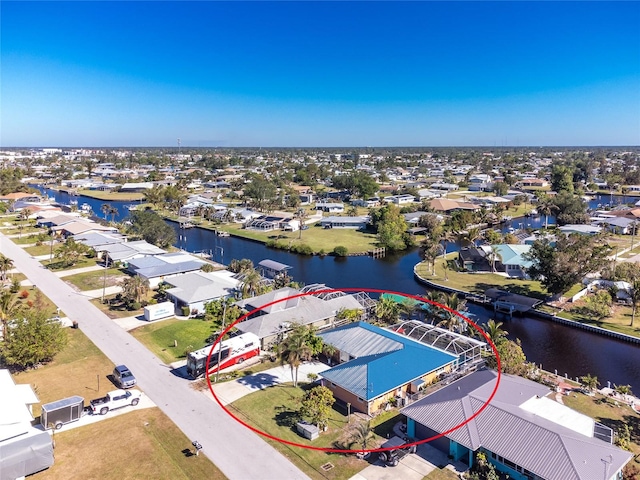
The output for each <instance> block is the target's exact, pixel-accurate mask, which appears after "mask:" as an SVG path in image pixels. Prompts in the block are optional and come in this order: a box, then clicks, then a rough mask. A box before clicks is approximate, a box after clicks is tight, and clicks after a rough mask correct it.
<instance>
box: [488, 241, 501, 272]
mask: <svg viewBox="0 0 640 480" xmlns="http://www.w3.org/2000/svg"><path fill="white" fill-rule="evenodd" d="M489 255H490V256H491V271H492V272H493V273H496V259H499V258H500V253H499V251H498V247H496V246H495V245H491V253H490V254H489Z"/></svg>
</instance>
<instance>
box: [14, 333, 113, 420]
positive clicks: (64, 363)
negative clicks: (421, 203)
mask: <svg viewBox="0 0 640 480" xmlns="http://www.w3.org/2000/svg"><path fill="white" fill-rule="evenodd" d="M65 331H66V332H67V339H68V343H67V346H66V347H65V348H64V350H63V351H62V352H60V353H59V354H58V355H56V357H55V358H54V360H53V361H52V362H51V363H49V364H48V365H45V366H42V367H39V368H37V369H35V370H27V371H25V372H20V373H17V374H15V375H14V380H15V382H16V383H28V384H31V385H32V386H33V387H34V389H35V390H36V392H37V394H38V397H39V398H40V404H38V405H34V406H33V415H34V416H35V417H38V416H39V415H40V408H41V407H40V405H41V404H44V403H49V402H53V401H55V400H60V399H63V398H66V397H70V396H72V395H80V396H81V397H84V398H85V404H86V403H88V401H89V400H91V399H92V398H95V397H99V396H101V395H104V394H105V393H107V392H108V391H110V390H113V389H114V388H115V387H114V385H113V384H112V383H111V382H110V381H109V380H108V379H107V375H109V374H111V371H112V370H113V367H114V365H113V363H111V361H110V360H109V359H108V358H107V357H106V356H105V355H104V354H103V353H102V352H101V351H100V350H99V349H98V347H96V346H95V345H94V344H93V342H91V340H89V339H88V338H87V337H86V335H85V334H84V333H82V330H80V329H72V328H67V329H65ZM98 384H99V387H98Z"/></svg>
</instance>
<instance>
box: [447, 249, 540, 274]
mask: <svg viewBox="0 0 640 480" xmlns="http://www.w3.org/2000/svg"><path fill="white" fill-rule="evenodd" d="M529 250H531V245H517V244H516V245H511V244H499V245H482V246H479V247H469V248H461V249H460V251H459V252H458V265H459V266H460V268H462V269H463V270H465V271H467V272H492V271H494V270H495V271H496V272H502V273H506V274H507V275H508V276H510V277H516V278H525V279H528V278H529V275H528V274H527V269H528V268H529V267H531V265H532V262H531V261H530V260H526V259H525V258H524V255H525V254H526V253H527V252H529Z"/></svg>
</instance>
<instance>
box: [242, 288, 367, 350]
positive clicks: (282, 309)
mask: <svg viewBox="0 0 640 480" xmlns="http://www.w3.org/2000/svg"><path fill="white" fill-rule="evenodd" d="M314 287H315V286H308V287H305V288H304V289H302V290H297V289H295V288H291V287H285V288H280V289H278V290H273V291H271V292H268V293H265V294H264V295H259V296H257V297H253V298H247V299H244V300H240V301H239V302H236V305H237V306H239V307H240V308H242V309H244V310H246V311H248V312H252V311H254V310H257V311H256V312H255V313H253V314H252V315H251V316H250V317H249V318H248V319H246V320H244V321H242V322H240V323H238V324H237V325H236V328H237V329H238V330H240V331H241V332H242V333H245V332H251V333H254V334H256V335H257V336H258V338H260V345H261V348H262V349H263V350H268V349H269V348H270V347H271V346H273V345H274V344H276V343H277V342H279V341H280V340H281V339H282V338H283V337H284V336H285V335H286V333H287V331H288V330H289V329H290V328H291V325H292V324H294V323H298V324H301V325H313V326H314V327H316V328H318V329H323V328H327V327H331V326H333V325H334V324H335V321H336V315H337V314H338V313H339V312H340V310H342V309H345V310H352V309H356V310H361V311H363V312H365V311H366V309H367V305H363V303H361V302H362V298H361V296H359V295H357V294H345V293H342V292H334V293H332V294H330V295H324V294H317V295H301V294H304V293H307V292H309V291H312V290H311V288H314ZM324 289H325V290H326V289H328V287H326V288H324ZM296 295H301V296H298V297H296ZM290 297H294V298H290ZM285 298H286V299H287V300H284V299H285ZM367 298H368V297H367ZM274 302H275V303H274Z"/></svg>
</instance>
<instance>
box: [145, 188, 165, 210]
mask: <svg viewBox="0 0 640 480" xmlns="http://www.w3.org/2000/svg"><path fill="white" fill-rule="evenodd" d="M143 195H144V199H145V201H146V202H147V203H150V204H151V205H153V206H154V207H156V208H157V207H158V205H160V204H161V203H162V201H163V200H164V187H161V186H160V185H154V186H153V187H152V188H149V189H147V190H145V191H144V193H143Z"/></svg>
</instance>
